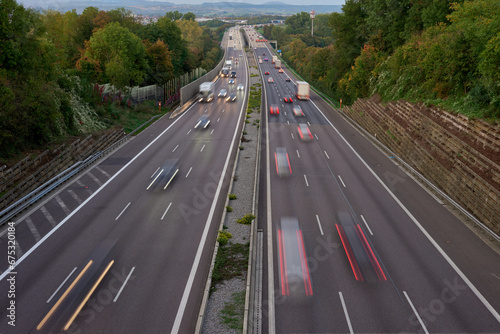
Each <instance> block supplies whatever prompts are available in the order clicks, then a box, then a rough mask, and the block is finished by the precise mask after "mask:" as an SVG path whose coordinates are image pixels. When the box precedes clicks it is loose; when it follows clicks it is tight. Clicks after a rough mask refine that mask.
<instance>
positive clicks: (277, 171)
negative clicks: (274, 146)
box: [274, 153, 280, 174]
mask: <svg viewBox="0 0 500 334" xmlns="http://www.w3.org/2000/svg"><path fill="white" fill-rule="evenodd" d="M274 161H275V162H276V173H277V174H279V173H280V171H279V169H278V156H277V155H276V153H274Z"/></svg>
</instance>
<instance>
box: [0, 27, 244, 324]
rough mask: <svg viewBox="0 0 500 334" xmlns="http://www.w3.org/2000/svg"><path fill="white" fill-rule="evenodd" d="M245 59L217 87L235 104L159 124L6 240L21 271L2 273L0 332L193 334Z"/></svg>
mask: <svg viewBox="0 0 500 334" xmlns="http://www.w3.org/2000/svg"><path fill="white" fill-rule="evenodd" d="M237 35H238V34H237V33H233V36H237ZM241 53H242V50H241V48H240V49H239V50H234V49H233V47H230V48H228V57H229V56H232V57H234V58H239V59H240V63H239V64H238V65H235V66H234V68H233V69H236V72H237V78H236V82H235V84H234V85H229V84H228V79H227V78H224V79H219V80H218V81H217V82H216V84H215V87H216V94H217V93H218V92H219V90H220V89H222V88H226V89H228V91H229V92H230V93H232V92H236V94H237V98H236V101H234V102H226V101H225V99H224V98H222V97H221V98H219V97H217V96H216V97H215V99H214V100H213V101H212V102H210V103H194V104H193V105H192V106H191V107H190V108H189V109H188V110H187V111H186V112H184V113H183V114H182V115H181V116H179V117H177V118H175V119H173V120H170V119H168V118H167V117H163V118H161V119H160V120H159V121H157V122H155V123H154V124H153V125H152V126H150V127H149V128H148V129H146V130H144V131H143V132H142V133H141V134H139V135H138V136H136V137H135V138H134V139H133V140H131V141H129V142H128V143H127V144H125V145H124V146H122V147H121V148H120V149H119V150H117V151H116V152H115V153H113V154H112V155H110V156H109V157H107V158H106V159H104V160H102V161H101V162H100V163H99V164H98V165H96V166H95V167H93V168H91V169H90V170H88V171H86V172H84V173H83V174H82V175H81V176H79V177H78V179H76V180H74V181H73V182H71V183H70V184H68V185H67V186H65V188H64V189H62V190H60V191H59V192H58V193H57V194H54V195H53V196H51V197H49V198H47V199H46V200H45V201H43V203H40V204H39V205H38V206H36V207H34V208H33V209H32V210H31V211H30V212H29V213H28V214H26V215H25V216H23V217H22V218H21V219H19V221H18V222H16V226H15V231H14V230H13V231H11V232H9V231H8V230H7V229H5V230H3V231H2V234H1V237H0V249H2V251H3V252H4V253H3V254H7V251H8V249H9V248H8V246H9V240H10V239H11V238H15V240H16V241H17V243H16V248H15V249H16V252H15V255H14V256H15V257H16V259H17V264H16V266H15V268H14V270H12V271H10V270H8V262H7V255H5V260H4V261H2V262H1V264H0V265H1V267H0V268H1V269H2V273H3V274H2V276H1V279H2V280H1V282H0V291H2V294H1V295H0V301H1V305H3V306H4V307H2V311H1V312H0V314H1V321H0V332H1V333H28V332H36V333H56V332H59V331H60V330H61V329H63V328H65V327H67V328H69V329H68V331H67V332H71V333H77V332H78V333H97V332H103V333H159V332H162V333H165V332H171V333H192V332H194V328H195V325H196V321H197V320H198V312H199V309H200V304H201V299H202V295H203V292H204V291H203V289H204V286H205V282H206V280H207V275H208V270H209V266H210V261H211V259H212V254H213V246H214V244H215V239H216V236H217V230H218V227H219V223H220V219H221V215H222V212H223V209H224V202H225V198H226V195H227V191H228V185H229V177H230V171H231V170H232V164H233V161H234V156H235V154H236V150H237V149H238V141H239V138H240V136H241V127H242V124H243V120H244V115H245V110H246V102H247V99H246V96H247V89H248V87H246V86H247V84H246V83H247V81H248V80H247V79H248V77H247V75H248V74H247V66H246V61H245V58H244V57H240V54H241ZM240 83H242V84H244V86H245V89H244V90H241V91H236V85H237V84H240ZM204 115H208V116H209V118H210V120H211V122H210V125H209V127H207V128H206V129H201V128H196V129H195V128H194V127H195V125H196V123H197V121H198V119H199V118H200V117H202V116H204ZM174 160H176V161H177V162H178V164H175V163H173V161H174ZM172 167H174V168H173V169H172ZM168 171H171V172H172V173H170V174H168ZM174 174H175V177H173V178H172V179H171V181H170V177H171V176H173V175H174ZM12 282H14V283H12ZM8 291H14V294H13V295H12V296H11V295H9V294H8ZM4 292H5V293H4ZM11 304H13V305H14V311H13V312H12V310H8V309H7V306H10V305H11ZM77 310H79V311H80V312H79V313H78V312H77ZM12 314H13V315H14V318H12ZM8 315H11V318H9V317H7V316H8ZM12 321H14V322H12ZM9 322H11V323H9ZM13 324H15V327H14V326H12V325H13Z"/></svg>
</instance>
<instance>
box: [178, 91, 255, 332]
mask: <svg viewBox="0 0 500 334" xmlns="http://www.w3.org/2000/svg"><path fill="white" fill-rule="evenodd" d="M246 99H247V96H246V95H245V99H244V100H243V104H242V105H241V110H240V116H239V117H238V122H237V123H236V124H237V125H236V127H235V129H234V134H233V140H232V141H231V146H230V147H229V151H228V152H229V154H228V155H227V157H226V162H225V164H224V169H223V170H222V174H221V176H220V179H219V184H218V186H217V191H216V192H215V196H214V201H213V202H212V207H211V208H210V212H209V214H208V218H207V221H206V222H205V228H204V229H203V233H202V235H201V240H200V243H199V244H198V250H197V251H196V256H195V258H194V261H193V265H192V267H191V271H190V273H189V278H188V280H187V283H186V287H185V289H184V293H183V294H182V299H181V302H180V304H179V308H178V310H177V315H176V316H175V321H174V324H173V325H172V331H171V333H172V334H174V333H178V332H179V328H180V326H181V321H182V317H183V316H184V311H185V309H186V306H187V302H188V298H189V294H190V293H191V288H192V287H193V282H194V277H195V276H196V271H197V270H198V266H199V263H200V259H201V253H203V248H204V247H205V242H206V241H207V235H208V230H209V229H210V222H211V221H212V218H213V215H214V212H215V207H216V206H217V199H218V198H219V195H220V191H221V189H222V183H223V181H224V175H226V172H227V167H228V165H229V159H230V158H231V154H230V153H231V152H232V150H233V146H234V144H235V142H236V135H237V133H238V129H239V126H240V122H241V118H242V116H243V107H244V106H245V100H246Z"/></svg>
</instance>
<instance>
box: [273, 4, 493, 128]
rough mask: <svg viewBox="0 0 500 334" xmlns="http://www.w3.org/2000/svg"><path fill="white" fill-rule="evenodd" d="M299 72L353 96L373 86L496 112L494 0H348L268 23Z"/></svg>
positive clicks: (475, 111)
mask: <svg viewBox="0 0 500 334" xmlns="http://www.w3.org/2000/svg"><path fill="white" fill-rule="evenodd" d="M263 32H264V34H265V36H266V37H267V38H268V39H276V40H277V41H278V46H279V48H280V49H281V50H282V52H283V57H284V59H285V60H286V61H287V62H289V63H290V64H291V65H292V66H293V67H294V68H295V69H297V71H298V72H299V73H300V74H301V75H302V76H303V77H304V79H306V80H308V81H310V82H311V83H313V84H314V85H315V86H316V87H318V88H319V89H320V90H322V91H323V92H325V93H326V94H328V95H329V96H331V97H333V98H334V99H337V100H339V99H341V98H342V99H343V101H344V102H352V101H354V100H355V99H356V98H359V97H370V96H372V95H374V94H378V95H380V96H381V97H382V99H384V100H394V99H407V100H410V101H424V102H427V103H433V104H438V105H441V106H443V107H445V108H446V109H448V110H450V111H454V112H460V113H464V114H466V115H468V116H470V117H479V118H495V119H498V118H499V117H500V6H499V4H498V0H475V1H464V0H456V1H449V0H421V1H418V2H415V1H411V0H401V1H388V0H347V1H346V3H345V4H344V5H343V7H342V13H332V14H329V15H317V16H316V19H315V20H314V37H312V36H311V20H310V18H309V14H307V13H305V12H302V13H299V14H297V15H294V16H292V17H289V18H288V19H287V20H286V21H285V26H275V25H268V26H265V27H264V29H263Z"/></svg>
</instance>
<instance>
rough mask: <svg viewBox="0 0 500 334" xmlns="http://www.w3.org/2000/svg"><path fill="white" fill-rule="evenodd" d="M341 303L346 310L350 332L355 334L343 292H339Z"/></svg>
mask: <svg viewBox="0 0 500 334" xmlns="http://www.w3.org/2000/svg"><path fill="white" fill-rule="evenodd" d="M339 297H340V302H341V303H342V308H343V309H344V315H345V319H346V320H347V326H349V332H350V333H351V334H354V331H353V330H352V324H351V319H350V318H349V313H348V312H347V307H346V306H345V302H344V296H342V292H340V291H339Z"/></svg>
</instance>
